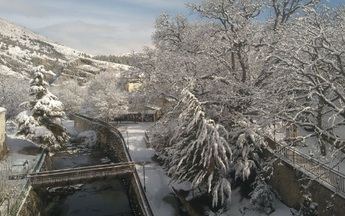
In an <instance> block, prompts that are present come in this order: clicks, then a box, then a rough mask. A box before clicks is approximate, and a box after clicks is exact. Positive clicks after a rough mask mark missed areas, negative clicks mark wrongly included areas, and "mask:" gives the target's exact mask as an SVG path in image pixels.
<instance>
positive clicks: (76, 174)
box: [28, 162, 135, 188]
mask: <svg viewBox="0 0 345 216" xmlns="http://www.w3.org/2000/svg"><path fill="white" fill-rule="evenodd" d="M134 170H135V164H134V163H133V162H127V163H116V164H105V165H95V166H86V167H77V168H70V169H60V170H50V171H42V172H38V173H31V174H29V175H28V178H29V182H30V184H31V185H32V186H33V187H34V188H37V187H47V186H54V187H56V186H65V185H72V184H77V183H83V182H88V181H94V180H98V179H102V178H105V177H118V176H123V175H127V174H132V173H133V172H134Z"/></svg>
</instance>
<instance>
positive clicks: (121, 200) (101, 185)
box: [43, 179, 132, 216]
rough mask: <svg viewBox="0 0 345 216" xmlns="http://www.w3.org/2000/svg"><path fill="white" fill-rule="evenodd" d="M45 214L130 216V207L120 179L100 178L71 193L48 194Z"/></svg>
mask: <svg viewBox="0 0 345 216" xmlns="http://www.w3.org/2000/svg"><path fill="white" fill-rule="evenodd" d="M48 203H49V204H48V205H47V206H46V208H45V209H44V212H43V215H46V216H72V215H73V216H111V215H113V216H130V215H132V213H131V208H130V204H129V200H128V196H127V194H126V190H125V188H124V186H123V185H122V184H121V181H120V180H116V179H113V180H102V181H96V182H93V183H88V184H85V185H83V186H82V187H81V188H80V190H77V191H75V192H73V193H71V194H68V193H67V192H65V193H64V194H54V193H51V194H50V198H49V202H48Z"/></svg>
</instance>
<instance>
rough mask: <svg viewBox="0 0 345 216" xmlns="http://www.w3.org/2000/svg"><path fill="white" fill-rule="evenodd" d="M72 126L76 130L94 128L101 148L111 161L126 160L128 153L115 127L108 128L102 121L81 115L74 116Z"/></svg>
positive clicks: (127, 159)
mask: <svg viewBox="0 0 345 216" xmlns="http://www.w3.org/2000/svg"><path fill="white" fill-rule="evenodd" d="M74 127H75V129H76V130H77V131H79V132H81V131H85V130H94V131H96V133H97V138H98V143H99V145H100V147H101V148H102V150H103V151H104V152H105V153H106V155H107V156H108V157H109V158H110V159H111V160H112V161H113V162H128V161H130V158H129V155H127V152H126V151H125V149H124V144H125V143H124V142H125V141H124V140H123V137H122V135H121V133H120V132H119V131H118V130H117V129H116V128H109V127H107V126H105V125H103V123H102V122H97V121H93V120H92V119H88V118H85V117H81V116H74Z"/></svg>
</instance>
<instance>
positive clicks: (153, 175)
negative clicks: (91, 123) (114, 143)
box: [119, 123, 178, 216]
mask: <svg viewBox="0 0 345 216" xmlns="http://www.w3.org/2000/svg"><path fill="white" fill-rule="evenodd" d="M150 125H151V123H138V124H126V125H123V126H120V128H119V130H120V131H121V132H122V134H123V137H124V138H125V141H126V142H127V141H128V144H129V145H128V146H129V151H130V154H131V157H132V159H133V161H135V162H138V163H145V186H146V196H147V198H148V200H149V203H150V205H151V207H152V209H153V212H154V215H162V216H163V215H164V216H170V215H171V216H174V215H178V214H177V211H178V209H176V208H177V201H176V199H175V198H174V196H173V194H172V190H171V188H170V185H169V183H170V178H169V177H168V176H167V175H166V174H165V172H164V170H163V169H162V167H161V166H159V164H157V163H155V162H154V161H152V156H153V155H154V150H153V149H152V148H147V147H146V144H145V142H144V134H145V130H146V129H148V127H150ZM127 132H128V133H127ZM127 134H128V136H127ZM136 168H137V170H138V174H139V177H140V179H141V183H142V185H143V186H144V181H143V180H144V172H143V166H141V165H137V166H136Z"/></svg>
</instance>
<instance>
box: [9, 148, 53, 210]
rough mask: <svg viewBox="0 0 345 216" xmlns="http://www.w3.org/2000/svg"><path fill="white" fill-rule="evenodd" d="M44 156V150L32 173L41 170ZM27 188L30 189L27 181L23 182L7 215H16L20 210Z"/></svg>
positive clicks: (45, 154)
mask: <svg viewBox="0 0 345 216" xmlns="http://www.w3.org/2000/svg"><path fill="white" fill-rule="evenodd" d="M46 156H47V152H46V151H45V150H43V151H42V152H41V154H40V155H39V157H38V160H37V162H36V163H35V165H34V167H33V168H32V173H36V172H39V171H40V169H41V168H42V166H43V164H44V161H45V158H46ZM29 188H30V184H29V181H28V180H25V184H24V186H23V187H22V189H21V190H20V192H19V195H18V196H17V197H16V201H15V202H14V204H13V205H12V206H11V208H10V214H9V215H11V216H12V215H17V213H18V211H19V209H20V206H21V205H22V203H23V202H24V200H25V198H26V196H27V193H28V191H29Z"/></svg>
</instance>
